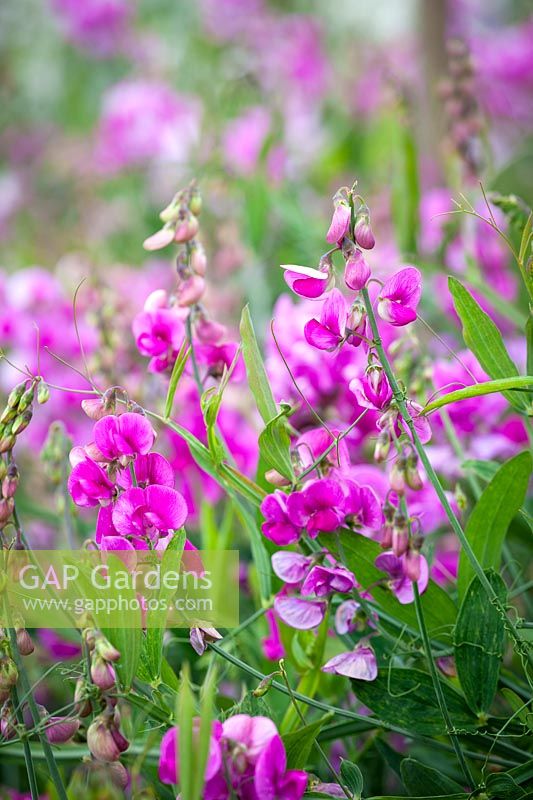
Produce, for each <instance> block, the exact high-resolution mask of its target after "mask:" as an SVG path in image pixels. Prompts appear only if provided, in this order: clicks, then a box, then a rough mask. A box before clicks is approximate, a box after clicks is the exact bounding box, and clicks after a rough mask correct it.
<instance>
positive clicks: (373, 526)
mask: <svg viewBox="0 0 533 800" xmlns="http://www.w3.org/2000/svg"><path fill="white" fill-rule="evenodd" d="M344 489H345V499H344V513H345V515H346V521H347V522H349V523H350V524H351V525H358V526H360V527H362V528H366V529H368V530H371V531H377V530H379V529H380V528H381V525H382V524H383V512H382V510H381V503H380V502H379V500H378V497H377V495H376V493H375V492H374V490H373V489H371V487H370V486H359V484H358V483H356V482H355V481H352V480H346V481H345V482H344Z"/></svg>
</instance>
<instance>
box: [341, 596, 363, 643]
mask: <svg viewBox="0 0 533 800" xmlns="http://www.w3.org/2000/svg"><path fill="white" fill-rule="evenodd" d="M359 608H360V606H359V603H358V602H357V601H356V600H345V601H344V603H341V604H340V606H338V608H337V610H336V612H335V630H336V631H337V633H338V634H339V636H342V635H344V634H345V633H351V632H352V631H353V630H355V628H356V625H355V623H354V618H355V615H356V614H357V612H358V610H359Z"/></svg>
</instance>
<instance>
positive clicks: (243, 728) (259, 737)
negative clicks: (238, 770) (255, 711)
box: [222, 714, 278, 766]
mask: <svg viewBox="0 0 533 800" xmlns="http://www.w3.org/2000/svg"><path fill="white" fill-rule="evenodd" d="M277 733H278V731H277V729H276V726H275V724H274V723H273V722H272V720H271V719H269V718H268V717H250V716H248V714H235V715H234V716H233V717H228V719H227V720H225V721H224V722H223V724H222V738H223V740H224V742H225V743H226V744H227V745H228V746H229V747H230V748H231V746H232V744H233V746H234V745H236V744H237V745H239V758H241V759H242V758H244V759H245V760H246V762H247V763H248V764H252V765H253V764H255V763H256V762H257V759H258V758H259V756H260V755H261V753H262V752H263V750H264V749H265V747H266V746H267V744H268V742H269V741H270V740H271V739H272V738H273V737H274V736H276V735H277ZM240 766H242V764H241V765H240Z"/></svg>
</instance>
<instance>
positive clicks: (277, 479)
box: [265, 469, 291, 486]
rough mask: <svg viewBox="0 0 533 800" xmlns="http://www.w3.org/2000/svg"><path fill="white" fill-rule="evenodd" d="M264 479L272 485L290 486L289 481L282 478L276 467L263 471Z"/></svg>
mask: <svg viewBox="0 0 533 800" xmlns="http://www.w3.org/2000/svg"><path fill="white" fill-rule="evenodd" d="M265 480H266V481H268V483H271V484H272V486H290V485H291V482H290V480H288V479H287V478H284V477H283V475H281V473H279V472H278V471H277V469H269V470H267V471H266V472H265Z"/></svg>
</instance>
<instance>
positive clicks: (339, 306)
mask: <svg viewBox="0 0 533 800" xmlns="http://www.w3.org/2000/svg"><path fill="white" fill-rule="evenodd" d="M347 316H348V312H347V309H346V301H345V299H344V297H343V296H342V294H341V293H340V291H339V290H338V289H332V290H331V292H330V293H329V295H328V296H327V298H326V299H325V300H324V303H323V305H322V310H321V312H320V322H319V321H318V320H317V319H310V320H309V322H307V323H306V325H305V328H304V336H305V338H306V340H307V342H308V343H309V344H310V345H312V346H313V347H316V348H317V349H318V350H327V351H328V352H333V351H334V350H336V349H337V347H339V345H340V344H342V342H343V340H344V337H345V332H346V319H347Z"/></svg>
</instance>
